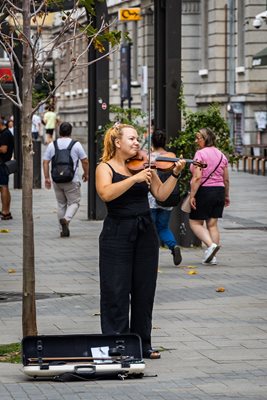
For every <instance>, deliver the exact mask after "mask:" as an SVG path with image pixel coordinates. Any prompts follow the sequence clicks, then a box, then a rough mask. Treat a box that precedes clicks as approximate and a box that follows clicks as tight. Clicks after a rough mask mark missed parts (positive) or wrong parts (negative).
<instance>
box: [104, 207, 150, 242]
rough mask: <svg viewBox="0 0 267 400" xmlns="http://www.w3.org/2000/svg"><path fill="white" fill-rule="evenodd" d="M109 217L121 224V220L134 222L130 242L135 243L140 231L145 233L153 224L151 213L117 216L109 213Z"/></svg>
mask: <svg viewBox="0 0 267 400" xmlns="http://www.w3.org/2000/svg"><path fill="white" fill-rule="evenodd" d="M107 217H109V218H112V219H114V220H116V222H117V223H118V224H119V223H120V221H121V220H132V221H133V226H132V229H131V232H130V234H129V241H130V242H133V241H135V240H136V238H137V234H138V231H141V232H145V231H146V230H147V228H148V226H149V225H150V224H151V223H152V218H151V214H150V211H146V212H144V213H141V214H138V215H116V214H114V213H109V214H108V215H107Z"/></svg>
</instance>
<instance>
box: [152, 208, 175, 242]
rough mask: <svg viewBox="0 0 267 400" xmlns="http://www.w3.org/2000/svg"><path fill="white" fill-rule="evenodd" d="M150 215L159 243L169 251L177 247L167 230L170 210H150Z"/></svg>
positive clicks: (170, 232)
mask: <svg viewBox="0 0 267 400" xmlns="http://www.w3.org/2000/svg"><path fill="white" fill-rule="evenodd" d="M150 211H151V215H152V218H153V221H154V223H155V226H156V229H157V232H158V235H159V238H160V241H161V242H162V243H163V244H165V245H166V246H168V248H169V249H170V250H171V249H173V248H174V246H176V245H177V242H176V240H175V237H174V235H173V233H172V231H171V230H170V228H169V221H170V216H171V211H170V210H164V209H163V208H151V209H150Z"/></svg>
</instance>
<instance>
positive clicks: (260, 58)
mask: <svg viewBox="0 0 267 400" xmlns="http://www.w3.org/2000/svg"><path fill="white" fill-rule="evenodd" d="M262 65H267V47H265V49H263V50H261V51H259V53H257V54H255V56H253V59H252V67H261V66H262Z"/></svg>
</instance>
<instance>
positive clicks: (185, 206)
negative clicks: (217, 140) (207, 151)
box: [181, 154, 223, 214]
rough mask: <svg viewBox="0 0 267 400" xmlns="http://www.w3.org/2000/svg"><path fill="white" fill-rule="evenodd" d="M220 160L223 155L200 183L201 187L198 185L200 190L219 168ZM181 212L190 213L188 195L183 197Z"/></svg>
mask: <svg viewBox="0 0 267 400" xmlns="http://www.w3.org/2000/svg"><path fill="white" fill-rule="evenodd" d="M222 158H223V154H222V155H221V158H220V161H219V163H218V164H217V165H216V167H215V168H214V170H213V171H212V172H211V173H210V174H209V176H208V177H207V178H206V179H205V180H204V181H203V182H202V183H201V185H199V188H200V186H202V185H203V183H205V182H207V180H208V179H209V178H210V177H211V175H212V174H213V173H214V172H215V171H216V169H217V168H218V167H219V165H220V164H221V162H222ZM181 210H182V211H183V212H185V213H188V214H189V213H190V212H191V204H190V193H188V194H187V196H186V197H185V199H184V200H183V202H182V204H181Z"/></svg>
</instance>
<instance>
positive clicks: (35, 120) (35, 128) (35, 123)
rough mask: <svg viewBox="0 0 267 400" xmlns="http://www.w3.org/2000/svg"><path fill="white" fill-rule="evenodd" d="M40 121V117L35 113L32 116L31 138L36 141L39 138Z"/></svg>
mask: <svg viewBox="0 0 267 400" xmlns="http://www.w3.org/2000/svg"><path fill="white" fill-rule="evenodd" d="M41 127H42V120H41V117H40V116H39V115H38V114H37V113H35V114H33V116H32V138H33V140H38V139H39V138H40V137H41Z"/></svg>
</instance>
